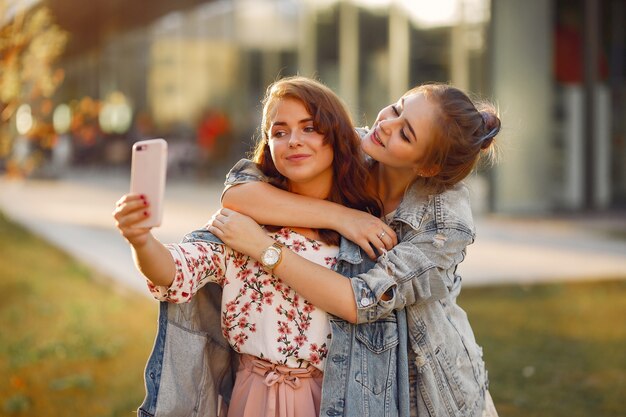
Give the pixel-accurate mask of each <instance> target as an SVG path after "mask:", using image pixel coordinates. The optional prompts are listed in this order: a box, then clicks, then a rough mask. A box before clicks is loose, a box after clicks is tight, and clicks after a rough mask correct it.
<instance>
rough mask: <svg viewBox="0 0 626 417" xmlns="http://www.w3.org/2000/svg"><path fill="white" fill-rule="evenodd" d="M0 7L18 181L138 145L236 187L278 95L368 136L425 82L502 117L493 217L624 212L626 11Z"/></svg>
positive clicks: (558, 4) (401, 3)
mask: <svg viewBox="0 0 626 417" xmlns="http://www.w3.org/2000/svg"><path fill="white" fill-rule="evenodd" d="M0 5H1V6H0V7H2V10H1V16H2V21H1V23H2V44H1V45H0V57H2V69H1V70H0V86H1V93H0V106H1V107H0V109H1V111H2V113H1V114H2V120H3V123H2V128H1V131H0V135H1V136H0V169H1V170H2V171H4V172H6V173H8V174H9V175H15V176H26V177H31V176H44V177H45V176H48V177H54V176H59V175H63V173H64V172H65V170H66V169H68V168H71V167H75V166H92V165H93V166H101V167H103V168H107V167H114V166H125V165H127V164H128V158H129V144H130V143H131V142H133V141H135V140H139V139H142V138H148V137H164V138H166V139H167V140H168V141H169V143H170V145H171V149H172V152H171V156H170V159H171V160H170V168H171V174H172V175H176V172H177V171H180V172H181V174H182V173H183V172H197V173H200V174H202V175H218V173H220V174H219V175H221V174H222V173H223V172H224V171H225V170H227V169H228V167H229V166H230V164H231V163H232V162H233V161H235V160H237V159H238V158H239V157H241V156H242V155H243V154H244V153H245V152H246V151H247V150H248V149H249V147H250V144H251V143H252V141H253V140H254V139H253V137H254V135H255V133H256V129H257V126H258V125H259V117H260V111H259V110H260V106H259V100H260V98H261V97H262V94H263V92H264V89H265V88H266V86H267V85H268V84H269V83H270V82H271V81H273V80H275V79H276V78H277V77H280V76H286V75H292V74H301V75H307V76H314V77H317V78H319V79H320V80H322V81H323V82H324V83H326V84H327V85H329V86H330V87H332V88H333V89H335V90H336V91H337V92H338V93H339V94H340V95H341V96H342V97H343V98H344V100H346V102H347V103H348V104H349V106H350V108H351V110H352V111H353V114H354V117H355V119H356V120H357V121H358V123H359V124H362V125H367V124H368V123H371V122H372V121H373V120H374V118H375V116H376V113H377V110H378V109H380V108H381V107H382V106H383V105H385V104H386V103H388V102H389V101H390V100H395V99H396V98H397V97H398V96H399V95H400V94H402V93H403V92H404V91H405V90H406V89H407V88H409V87H410V86H414V85H416V84H419V83H423V82H427V81H444V82H451V83H452V84H455V85H457V86H460V87H462V88H464V89H466V90H468V91H470V92H472V93H473V94H475V95H477V96H479V97H483V98H487V99H491V100H493V101H495V102H496V103H497V104H498V105H499V106H500V111H501V116H502V120H503V123H504V129H503V131H502V134H501V136H500V145H501V147H502V151H503V152H502V154H503V155H504V163H501V164H500V165H499V166H497V167H496V168H495V169H492V170H489V171H485V172H482V173H481V174H480V175H478V176H477V177H476V178H474V181H476V182H478V183H480V184H481V189H483V190H484V192H482V193H481V194H480V196H479V197H477V198H479V199H480V201H477V202H476V205H477V207H480V208H481V209H482V208H484V209H485V210H488V211H494V212H513V213H518V212H522V213H528V212H529V213H535V212H540V213H545V212H553V211H559V210H566V211H574V212H575V211H580V210H585V211H588V210H596V211H597V210H600V211H601V210H607V209H612V208H619V207H624V205H625V204H626V165H625V164H624V163H623V162H624V160H625V159H626V143H625V132H626V123H625V122H624V120H626V100H625V91H626V69H625V68H626V64H625V62H624V61H625V58H624V57H625V56H626V47H625V46H624V45H625V43H626V34H625V30H624V26H625V25H624V22H626V11H625V9H626V1H624V0H602V1H593V0H591V1H583V0H533V1H528V2H527V1H512V0H497V1H496V0H494V1H490V0H438V1H430V0H395V1H394V0H352V1H339V0H319V1H313V0H298V1H297V0H215V1H209V0H205V1H202V0H184V1H177V2H171V1H165V0H157V1H150V2H147V1H146V2H144V1H132V2H128V1H122V0H106V1H105V0H94V1H89V2H85V1H80V0H48V1H36V0H31V1H20V0H15V1H6V0H5V1H3V2H0ZM590 62H595V63H597V65H590V64H589V63H590ZM207 162H210V165H211V166H212V167H213V169H211V170H206V169H203V167H206V166H207Z"/></svg>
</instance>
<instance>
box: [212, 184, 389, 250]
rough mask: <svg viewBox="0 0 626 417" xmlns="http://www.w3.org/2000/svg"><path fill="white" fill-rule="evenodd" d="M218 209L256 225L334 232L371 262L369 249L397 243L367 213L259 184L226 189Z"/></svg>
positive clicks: (378, 222)
mask: <svg viewBox="0 0 626 417" xmlns="http://www.w3.org/2000/svg"><path fill="white" fill-rule="evenodd" d="M222 206H223V207H225V208H228V209H231V210H234V211H237V212H239V213H242V214H245V215H246V216H250V217H252V218H253V219H254V220H255V221H256V222H257V223H259V224H269V225H274V226H293V227H308V228H313V229H331V230H335V231H337V232H339V234H341V235H342V236H344V237H345V238H347V239H349V240H351V241H353V242H354V243H356V244H357V245H359V246H360V247H361V248H363V250H364V251H365V252H366V253H367V254H368V255H369V256H370V257H371V258H372V259H374V258H375V257H376V254H375V252H374V249H373V248H372V246H374V247H375V248H381V247H384V248H385V249H386V250H389V249H391V248H392V247H393V246H394V245H395V244H396V243H397V239H396V234H395V232H394V231H393V229H391V228H390V227H389V226H388V225H387V224H385V222H383V221H382V220H381V219H379V218H377V217H375V216H372V215H371V214H369V213H366V212H363V211H360V210H355V209H351V208H348V207H344V206H342V205H340V204H336V203H332V202H330V201H327V200H321V199H318V198H312V197H306V196H303V195H298V194H294V193H291V192H288V191H285V190H281V189H280V188H277V187H274V186H272V185H270V184H268V183H265V182H261V181H256V182H248V183H244V184H239V185H236V186H231V187H230V188H228V189H226V190H225V191H224V194H223V196H222ZM383 231H384V234H382V232H383ZM381 236H382V237H381Z"/></svg>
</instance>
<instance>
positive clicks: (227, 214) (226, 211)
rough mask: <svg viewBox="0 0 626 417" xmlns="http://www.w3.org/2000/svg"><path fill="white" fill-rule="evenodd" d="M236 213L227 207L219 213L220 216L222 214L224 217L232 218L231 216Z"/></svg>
mask: <svg viewBox="0 0 626 417" xmlns="http://www.w3.org/2000/svg"><path fill="white" fill-rule="evenodd" d="M234 212H235V211H234V210H231V209H228V208H226V207H222V208H221V209H220V211H219V214H221V215H223V216H226V217H228V216H230V215H231V214H233V213H234Z"/></svg>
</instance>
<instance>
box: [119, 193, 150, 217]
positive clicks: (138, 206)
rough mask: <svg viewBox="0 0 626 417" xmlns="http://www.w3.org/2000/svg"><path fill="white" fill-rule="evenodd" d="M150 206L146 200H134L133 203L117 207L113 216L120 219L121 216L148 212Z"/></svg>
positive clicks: (125, 203)
mask: <svg viewBox="0 0 626 417" xmlns="http://www.w3.org/2000/svg"><path fill="white" fill-rule="evenodd" d="M149 206H150V204H148V201H147V200H145V199H141V198H139V199H133V200H131V201H127V202H124V203H122V204H121V205H120V206H117V207H116V208H115V209H114V210H113V216H114V217H115V218H118V217H120V216H126V215H128V214H130V213H133V212H136V211H138V210H146V209H147V208H148V207H149Z"/></svg>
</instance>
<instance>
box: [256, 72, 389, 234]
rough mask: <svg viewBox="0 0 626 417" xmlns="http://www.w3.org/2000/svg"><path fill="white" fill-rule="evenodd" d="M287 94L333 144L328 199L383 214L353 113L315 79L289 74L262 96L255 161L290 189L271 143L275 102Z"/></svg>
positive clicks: (326, 142)
mask: <svg viewBox="0 0 626 417" xmlns="http://www.w3.org/2000/svg"><path fill="white" fill-rule="evenodd" d="M287 98H290V99H295V100H298V101H300V102H301V103H302V104H303V105H304V107H305V108H306V110H307V112H308V113H309V114H310V115H311V116H312V118H313V126H314V128H315V130H316V131H317V132H318V133H320V134H322V135H324V143H325V144H330V145H331V146H332V148H333V154H334V155H333V164H332V166H333V182H332V186H331V190H330V193H329V195H328V197H327V200H328V201H332V202H334V203H338V204H341V205H343V206H346V207H350V208H354V209H358V210H363V211H367V212H369V213H371V214H373V215H375V216H380V214H381V206H380V203H379V200H378V198H377V197H376V196H375V194H374V193H373V192H372V190H371V189H370V188H369V187H368V186H367V183H368V178H369V171H368V169H367V166H366V163H365V158H364V157H363V152H362V151H361V144H360V138H359V136H358V134H357V132H356V131H355V129H354V126H353V123H352V118H351V117H350V113H349V112H348V110H347V109H346V106H345V104H344V103H343V102H342V101H341V99H340V98H339V97H338V96H337V95H336V94H335V93H334V92H333V91H332V90H331V89H330V88H328V87H326V86H325V85H323V84H322V83H320V82H318V81H316V80H313V79H310V78H306V77H300V76H296V77H288V78H283V79H281V80H278V81H276V82H274V83H272V84H271V85H270V86H269V87H268V88H267V91H266V93H265V98H264V99H263V120H262V123H261V135H260V137H259V139H258V140H257V145H256V148H255V151H254V155H253V161H254V162H256V164H257V165H258V167H259V169H260V170H261V171H262V172H263V173H264V174H265V175H267V176H268V177H269V178H270V181H271V183H272V184H273V185H275V186H277V187H279V188H282V189H284V190H289V179H288V178H285V177H284V176H283V175H282V174H281V173H280V172H278V170H277V169H276V165H274V161H273V160H272V155H271V153H270V147H269V143H268V142H269V137H270V126H271V122H272V120H271V119H272V113H273V111H274V109H275V107H276V105H277V104H278V103H279V102H280V101H281V100H284V99H287ZM319 234H320V239H321V240H323V241H324V242H327V243H331V244H338V243H339V238H340V236H339V234H338V233H337V232H335V231H332V230H325V229H322V230H319Z"/></svg>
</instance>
